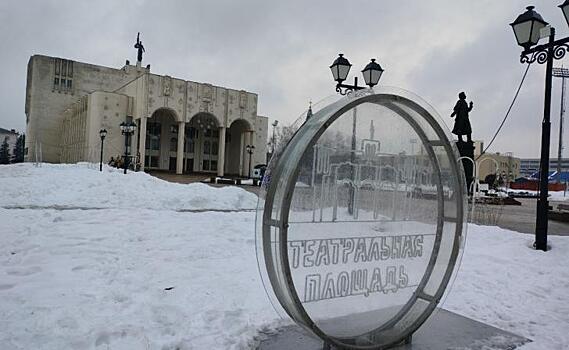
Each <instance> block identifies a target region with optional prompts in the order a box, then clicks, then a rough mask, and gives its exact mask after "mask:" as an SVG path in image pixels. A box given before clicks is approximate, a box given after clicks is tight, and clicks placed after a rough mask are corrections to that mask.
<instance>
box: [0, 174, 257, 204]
mask: <svg viewBox="0 0 569 350" xmlns="http://www.w3.org/2000/svg"><path fill="white" fill-rule="evenodd" d="M0 189H1V190H2V192H1V193H2V196H0V207H13V206H19V207H44V208H49V207H67V208H146V209H168V210H237V209H254V208H256V206H257V196H256V195H254V194H252V193H250V192H247V191H245V190H243V189H240V188H237V187H223V188H214V187H211V186H209V185H206V184H202V183H193V184H177V183H170V182H167V181H163V180H160V179H158V178H155V177H153V176H150V175H148V174H146V173H144V172H132V171H129V172H128V173H127V175H124V174H123V173H122V170H121V169H115V168H112V167H109V166H105V167H104V168H103V172H100V171H99V168H98V166H97V167H93V166H92V164H88V163H79V164H42V166H41V167H35V166H34V165H33V164H32V163H21V164H13V165H0Z"/></svg>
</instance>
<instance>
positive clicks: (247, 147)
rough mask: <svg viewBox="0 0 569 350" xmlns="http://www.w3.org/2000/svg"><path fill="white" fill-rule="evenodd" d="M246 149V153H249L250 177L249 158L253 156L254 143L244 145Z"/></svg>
mask: <svg viewBox="0 0 569 350" xmlns="http://www.w3.org/2000/svg"><path fill="white" fill-rule="evenodd" d="M245 148H246V149H247V153H249V176H248V177H249V178H251V158H252V157H253V152H254V150H255V146H254V145H247V146H246V147H245Z"/></svg>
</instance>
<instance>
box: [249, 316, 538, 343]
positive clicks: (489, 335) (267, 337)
mask: <svg viewBox="0 0 569 350" xmlns="http://www.w3.org/2000/svg"><path fill="white" fill-rule="evenodd" d="M262 338H263V339H262V340H261V343H260V344H259V347H258V348H257V349H258V350H290V349H294V350H322V349H335V350H339V349H337V348H335V347H327V345H324V344H323V343H322V340H320V339H317V338H314V337H313V336H312V335H310V334H309V333H308V332H306V331H305V330H304V329H303V328H301V327H299V326H296V325H292V326H285V327H283V328H281V329H279V330H277V332H275V333H273V334H264V335H263V336H262ZM530 341H531V340H529V339H527V338H524V337H521V336H519V335H515V334H513V333H509V332H506V331H503V330H501V329H498V328H495V327H492V326H490V325H487V324H485V323H482V322H478V321H475V320H473V319H470V318H467V317H464V316H461V315H458V314H455V313H453V312H450V311H447V310H444V309H437V310H436V311H435V312H434V313H433V315H431V317H430V318H429V319H428V320H427V322H425V324H423V325H422V326H421V328H419V330H417V332H415V333H414V334H413V336H412V338H411V339H410V342H409V343H406V344H402V345H399V346H396V347H393V348H391V349H392V350H443V349H508V350H514V349H516V348H517V347H519V346H522V345H523V344H525V343H528V342H530Z"/></svg>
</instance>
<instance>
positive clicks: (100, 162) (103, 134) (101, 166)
mask: <svg viewBox="0 0 569 350" xmlns="http://www.w3.org/2000/svg"><path fill="white" fill-rule="evenodd" d="M99 136H100V137H101V160H100V161H99V171H103V142H104V141H105V137H106V136H107V130H106V129H101V130H99Z"/></svg>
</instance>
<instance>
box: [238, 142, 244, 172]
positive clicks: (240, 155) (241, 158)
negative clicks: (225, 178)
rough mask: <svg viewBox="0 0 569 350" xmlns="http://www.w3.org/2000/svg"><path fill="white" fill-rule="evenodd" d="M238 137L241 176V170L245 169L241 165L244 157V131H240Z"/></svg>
mask: <svg viewBox="0 0 569 350" xmlns="http://www.w3.org/2000/svg"><path fill="white" fill-rule="evenodd" d="M239 136H240V139H239V176H243V171H244V169H245V167H244V166H243V160H244V159H245V157H244V153H245V133H244V132H241V134H239Z"/></svg>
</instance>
